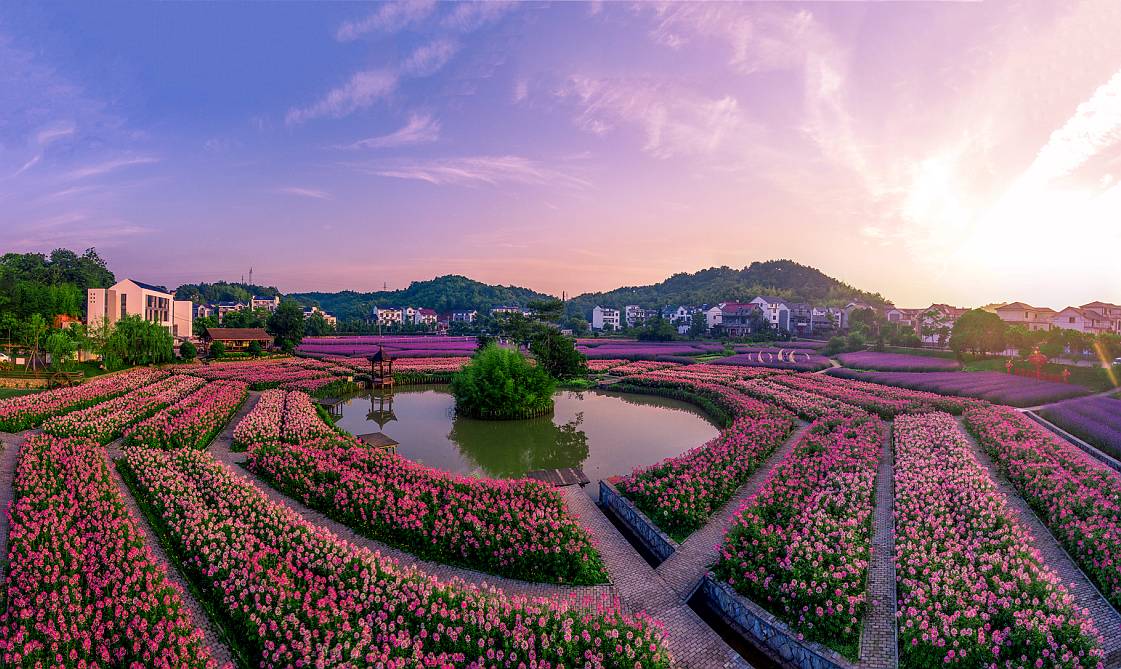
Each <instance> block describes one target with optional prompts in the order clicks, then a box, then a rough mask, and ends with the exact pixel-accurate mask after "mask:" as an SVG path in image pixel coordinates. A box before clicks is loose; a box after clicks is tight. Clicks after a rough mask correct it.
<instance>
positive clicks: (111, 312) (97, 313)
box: [86, 279, 195, 339]
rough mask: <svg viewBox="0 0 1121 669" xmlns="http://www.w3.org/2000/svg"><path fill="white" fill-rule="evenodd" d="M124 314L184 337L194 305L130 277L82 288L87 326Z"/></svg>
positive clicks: (114, 320)
mask: <svg viewBox="0 0 1121 669" xmlns="http://www.w3.org/2000/svg"><path fill="white" fill-rule="evenodd" d="M125 316H140V317H141V318H143V319H144V320H146V321H151V322H153V323H158V324H159V325H162V326H164V327H165V328H167V331H168V332H170V333H171V335H172V336H173V337H176V338H178V339H187V338H189V337H191V335H192V332H191V330H192V328H193V327H194V322H195V319H194V316H195V305H194V304H193V303H192V302H191V301H190V300H177V299H175V296H174V295H173V294H171V293H169V292H168V291H167V290H165V289H164V288H161V287H160V286H153V285H152V284H149V283H142V282H140V281H134V280H132V279H125V280H123V281H118V282H117V283H115V284H113V286H111V287H109V288H90V289H88V290H87V291H86V324H87V325H88V326H90V327H95V326H96V325H98V324H100V323H101V322H102V321H108V322H109V323H111V324H112V323H116V322H117V321H119V320H120V319H121V318H123V317H125Z"/></svg>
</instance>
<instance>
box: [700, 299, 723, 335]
mask: <svg viewBox="0 0 1121 669" xmlns="http://www.w3.org/2000/svg"><path fill="white" fill-rule="evenodd" d="M725 304H728V303H727V302H721V303H720V304H718V305H716V306H715V307H709V308H708V309H706V310H705V327H707V328H708V329H709V330H712V329H713V328H715V327H717V326H719V325H720V324H721V323H723V322H724V305H725Z"/></svg>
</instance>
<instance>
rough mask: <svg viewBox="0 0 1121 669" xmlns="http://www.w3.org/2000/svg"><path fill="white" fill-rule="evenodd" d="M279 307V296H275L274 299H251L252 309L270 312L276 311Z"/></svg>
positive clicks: (255, 297) (250, 306)
mask: <svg viewBox="0 0 1121 669" xmlns="http://www.w3.org/2000/svg"><path fill="white" fill-rule="evenodd" d="M279 306H280V296H279V295H273V296H272V297H258V296H256V295H254V296H253V297H251V298H250V299H249V308H250V309H267V310H268V311H276V308H277V307H279Z"/></svg>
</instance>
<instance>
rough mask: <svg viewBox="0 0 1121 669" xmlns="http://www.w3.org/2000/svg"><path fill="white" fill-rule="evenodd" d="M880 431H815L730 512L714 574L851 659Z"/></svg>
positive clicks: (862, 597)
mask: <svg viewBox="0 0 1121 669" xmlns="http://www.w3.org/2000/svg"><path fill="white" fill-rule="evenodd" d="M882 444H883V423H882V422H881V421H880V420H879V419H877V418H876V417H874V416H869V415H864V416H859V417H855V418H854V417H843V418H842V417H827V418H823V419H820V420H818V421H815V422H814V423H813V424H812V425H811V426H810V428H809V429H808V430H807V431H806V432H805V433H804V434H803V436H802V438H801V439H800V440H799V441H798V443H797V444H796V445H795V447H794V451H793V452H792V453H791V454H790V456H789V457H788V458H787V459H786V460H785V461H783V462H782V464H780V465H779V466H778V467H777V468H776V469H775V470H774V471H773V472H772V473H771V475H770V476H769V477H768V478H767V481H766V482H765V483H764V484H763V487H762V488H760V489H759V491H758V492H757V493H756V494H755V495H753V496H752V497H751V498H750V499H749V500H748V501H747V503H746V504H745V505H744V506H743V508H742V509H740V511H739V514H738V515H737V516H736V519H735V521H734V522H733V524H732V527H731V528H730V529H729V530H728V534H727V535H726V536H725V537H724V544H723V546H722V548H721V556H720V561H719V562H718V563H717V565H716V568H715V572H716V574H717V575H718V576H719V577H720V578H721V579H723V580H725V581H726V582H727V583H728V584H729V585H731V586H732V587H733V588H735V589H736V591H738V592H740V593H741V594H743V595H745V596H746V597H748V598H749V599H751V600H753V601H754V602H755V603H757V604H759V605H760V606H762V607H763V608H765V609H767V610H768V611H771V612H772V613H774V614H775V615H776V616H778V617H779V618H781V619H783V620H785V621H786V622H787V623H788V624H790V625H791V626H792V627H794V628H795V629H797V630H798V631H799V633H800V634H802V635H803V637H804V638H807V639H810V640H812V641H818V642H821V643H824V644H826V645H829V646H830V647H832V648H834V649H836V650H837V651H839V652H841V653H842V654H843V655H845V656H847V657H849V658H850V659H854V660H855V659H856V656H857V651H858V648H859V643H860V629H861V623H862V621H863V619H864V613H865V609H866V608H867V604H868V602H867V599H868V597H867V586H866V580H867V573H868V561H869V559H870V556H871V551H872V522H871V521H872V510H873V507H874V503H875V490H876V469H877V465H878V463H879V459H880V452H881V450H882Z"/></svg>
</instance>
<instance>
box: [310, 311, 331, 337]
mask: <svg viewBox="0 0 1121 669" xmlns="http://www.w3.org/2000/svg"><path fill="white" fill-rule="evenodd" d="M334 331H335V329H334V328H333V327H331V325H330V324H329V323H328V322H327V319H326V318H323V314H321V313H318V312H316V313H314V314H312V315H311V316H308V318H307V321H306V322H305V323H304V336H305V337H322V336H324V335H329V334H331V333H332V332H334Z"/></svg>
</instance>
